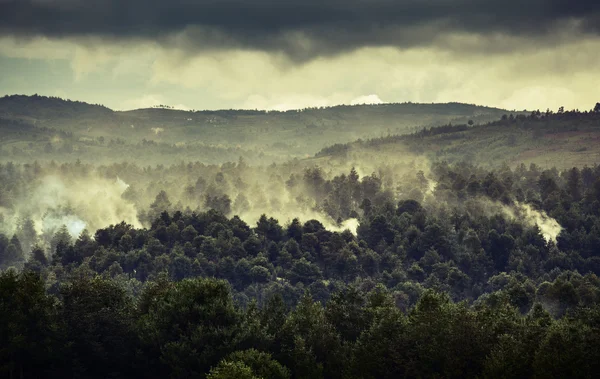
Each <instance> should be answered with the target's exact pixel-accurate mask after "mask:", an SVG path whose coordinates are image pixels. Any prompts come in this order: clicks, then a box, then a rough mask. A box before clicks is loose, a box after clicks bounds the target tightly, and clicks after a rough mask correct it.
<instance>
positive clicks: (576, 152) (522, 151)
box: [315, 110, 600, 168]
mask: <svg viewBox="0 0 600 379" xmlns="http://www.w3.org/2000/svg"><path fill="white" fill-rule="evenodd" d="M365 154H366V155H368V154H372V155H373V154H376V155H378V156H382V155H383V156H386V157H388V158H390V157H392V156H397V157H399V158H400V157H407V156H410V157H414V156H415V155H416V156H421V157H425V158H428V159H430V160H438V161H440V160H445V161H447V162H449V163H452V162H458V161H468V162H472V163H476V164H478V165H482V166H487V167H497V166H500V165H502V164H505V163H506V164H509V165H511V166H516V165H518V164H520V163H525V164H530V163H535V164H537V165H539V166H542V167H548V168H549V167H553V166H556V167H557V168H569V167H573V166H584V165H593V164H595V163H598V162H600V110H596V111H590V112H579V111H567V112H559V113H553V112H546V113H540V112H533V113H531V114H530V115H528V116H526V115H523V114H520V115H516V116H515V115H512V114H511V115H510V116H503V118H501V119H500V120H497V121H493V122H489V123H484V124H480V125H473V126H470V125H468V124H458V125H445V126H439V127H434V128H425V129H423V130H421V131H419V132H417V133H412V134H410V135H393V136H387V137H382V138H374V139H369V140H359V141H355V142H353V143H348V144H336V145H333V146H330V147H327V148H325V149H322V150H321V151H320V152H319V153H317V154H316V158H315V160H317V161H319V160H325V159H327V160H340V158H343V159H344V161H348V159H349V158H350V161H353V160H354V161H356V159H358V158H359V156H360V159H361V160H364V158H365ZM352 158H356V159H352Z"/></svg>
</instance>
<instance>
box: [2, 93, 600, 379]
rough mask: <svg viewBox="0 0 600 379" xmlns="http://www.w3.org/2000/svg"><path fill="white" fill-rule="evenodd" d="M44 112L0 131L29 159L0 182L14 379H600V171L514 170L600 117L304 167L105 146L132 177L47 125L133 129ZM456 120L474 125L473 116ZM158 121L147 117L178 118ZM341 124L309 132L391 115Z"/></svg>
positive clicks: (7, 352)
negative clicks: (79, 122)
mask: <svg viewBox="0 0 600 379" xmlns="http://www.w3.org/2000/svg"><path fill="white" fill-rule="evenodd" d="M4 101H11V102H13V103H15V102H17V103H18V102H20V101H30V99H28V98H20V97H14V98H13V97H11V98H9V100H6V99H5V100H4ZM35 101H40V102H42V103H43V104H44V105H43V106H40V108H39V109H37V110H36V109H30V108H27V107H25V108H26V109H27V111H24V110H19V109H20V108H18V107H17V106H16V105H14V104H13V103H11V104H13V105H11V107H13V108H11V109H14V110H15V111H14V112H13V113H11V114H10V115H8V114H7V113H6V112H5V113H4V114H3V116H2V117H3V118H2V120H1V121H0V125H1V128H0V132H1V133H0V141H1V144H0V148H1V149H2V151H7V150H6V149H7V146H10V148H11V149H14V148H15V146H20V145H19V144H21V145H23V146H26V147H25V148H23V149H22V150H13V151H12V155H10V154H9V155H3V156H2V163H0V271H2V272H1V273H0V341H2V346H1V347H0V375H2V376H6V377H20V378H28V377H32V378H34V377H41V376H44V377H65V376H73V377H81V378H84V377H85V378H88V377H89V378H94V377H98V378H106V377H114V378H124V377H151V378H153V377H157V378H158V377H174V378H184V377H206V378H212V379H216V378H388V377H389V378H397V377H461V378H462V377H493V378H496V377H589V378H591V377H593V375H594V374H595V373H596V372H597V370H598V369H599V368H600V367H598V362H600V352H599V349H598V346H599V344H600V340H599V336H600V279H599V276H600V166H599V165H598V164H596V163H595V162H593V161H594V160H595V158H594V156H593V155H592V156H590V157H589V158H588V159H589V160H590V162H587V163H589V164H587V165H581V166H568V165H567V164H568V162H567V163H565V162H557V161H555V155H552V154H555V153H556V151H554V150H552V149H551V148H547V149H546V150H545V151H542V150H543V149H541V148H539V149H538V150H539V151H538V154H540V158H538V157H537V156H536V159H539V160H540V161H542V162H543V161H549V162H551V163H554V162H557V164H539V163H536V162H534V161H528V160H527V159H521V158H523V157H521V158H516V159H513V158H514V155H515V153H516V152H517V151H519V152H520V153H524V152H525V151H530V150H529V149H530V147H531V145H532V144H533V143H535V142H536V141H538V142H539V141H540V140H544V139H548V140H552V139H553V136H556V135H562V134H561V133H575V136H577V135H579V136H580V137H576V138H585V139H588V140H589V139H590V138H593V137H594V136H595V135H596V133H598V131H600V116H599V115H600V105H598V106H596V107H595V108H594V109H592V110H591V111H589V112H578V111H572V112H571V111H566V112H565V111H564V110H560V111H559V112H557V113H554V112H550V111H548V112H546V113H541V112H533V113H531V112H530V113H527V114H523V113H519V114H510V113H507V114H508V115H507V116H506V117H502V116H501V115H500V116H498V117H497V118H498V119H497V120H496V121H493V122H489V123H488V122H487V120H486V121H485V122H480V123H479V122H468V121H462V122H459V123H456V124H454V125H450V124H447V120H446V121H444V122H446V124H444V123H441V125H443V126H439V127H435V128H429V127H428V128H425V129H421V130H420V131H417V132H414V133H408V134H406V133H405V134H402V135H392V134H390V135H389V136H384V137H381V138H368V137H369V136H365V138H364V139H361V140H359V141H355V142H353V143H349V144H342V143H340V144H337V145H333V144H331V146H329V147H325V148H323V149H322V150H321V151H320V152H318V150H319V149H321V147H319V149H316V150H315V151H314V152H313V154H314V153H316V155H315V156H311V157H309V158H306V159H298V157H296V159H289V160H287V159H286V160H283V159H274V160H273V161H270V162H268V163H266V162H265V161H252V160H251V159H248V158H247V157H244V155H243V154H237V153H238V151H237V150H234V151H233V152H231V151H228V152H227V153H224V155H221V154H222V152H223V151H224V150H219V149H221V148H216V149H215V150H213V152H214V154H216V155H217V156H218V157H217V158H215V159H212V158H211V160H209V161H199V160H190V159H187V158H188V157H186V156H180V155H178V154H175V153H174V156H177V157H179V158H178V159H179V161H177V162H175V163H173V162H172V161H170V160H165V161H164V162H163V163H162V164H151V163H149V162H147V163H144V162H143V160H141V159H139V158H138V159H131V160H129V159H128V158H127V156H121V155H119V154H117V153H116V152H119V151H126V150H128V149H131V146H133V145H132V144H133V143H134V142H132V141H134V140H135V138H137V137H132V135H134V133H133V132H132V135H129V136H128V137H125V136H124V137H122V140H121V141H116V140H112V141H111V142H109V143H107V141H106V140H104V141H103V142H102V143H101V145H102V146H103V148H106V149H107V150H105V151H112V152H115V154H116V155H115V158H114V161H118V160H119V159H120V160H121V161H118V163H115V162H114V161H110V162H103V161H100V160H99V161H98V162H95V163H94V162H91V161H89V160H87V159H79V158H81V157H80V156H79V155H78V153H77V151H78V150H77V149H75V148H74V147H75V146H78V145H77V144H75V145H73V150H70V151H69V150H68V149H67V150H63V148H64V146H66V145H65V144H63V142H64V141H65V140H70V139H73V138H75V136H76V135H78V133H80V131H78V130H79V129H77V130H75V129H71V130H69V129H68V128H65V129H62V128H58V127H57V126H56V125H55V124H47V125H45V126H44V124H43V123H42V125H36V122H35V120H39V119H40V118H38V117H40V116H39V114H40V112H41V111H40V109H41V110H44V109H45V108H49V109H50V110H47V111H44V112H43V113H44V117H54V116H48V115H50V114H54V113H53V112H57V113H56V114H69V117H75V116H70V115H71V114H73V113H70V112H75V113H79V112H81V113H82V114H86V115H87V114H89V113H88V112H92V113H94V114H95V115H100V116H98V117H105V115H110V117H115V118H120V117H130V116H127V115H125V114H126V113H128V112H124V113H125V114H115V113H116V112H112V111H111V110H109V109H107V108H104V107H101V106H91V105H87V104H82V103H77V102H67V103H65V102H64V101H62V100H60V99H48V98H35ZM55 103H56V104H59V105H60V106H59V105H56V104H55ZM0 104H1V101H0ZM398 106H400V105H398ZM404 106H408V105H404ZM410 106H412V105H410ZM452 106H454V107H457V108H456V109H457V110H456V112H458V113H460V115H459V116H456V117H459V118H460V117H463V116H464V113H461V112H462V110H461V109H462V108H464V107H467V108H468V107H470V106H464V105H452ZM44 107H45V108H44ZM54 107H56V109H55V108H54ZM162 108H164V107H161V109H149V110H138V111H133V114H135V115H136V116H135V117H142V115H143V117H148V119H149V120H153V119H155V118H156V117H162V116H161V115H164V114H165V113H164V112H177V111H174V110H170V109H162ZM340 108H341V109H337V108H331V109H313V110H305V111H303V112H297V113H303V114H311V113H314V114H319V115H321V116H319V117H324V116H322V115H323V112H325V113H327V112H329V113H331V112H334V113H335V112H342V113H343V112H345V111H349V112H366V113H369V112H373V113H377V112H380V110H381V109H385V107H382V106H377V107H373V108H369V107H363V108H360V107H348V109H345V108H344V107H340ZM392 108H393V107H392ZM417 108H418V107H417ZM52 109H54V110H52ZM440 109H442V110H441V112H442V113H443V115H444V117H446V116H447V114H448V113H446V112H448V109H447V108H445V106H442V107H441V108H440ZM51 110H52V111H51ZM17 111H18V112H17ZM19 112H20V113H19ZM61 112H62V113H61ZM223 112H225V111H223ZM231 112H232V114H234V115H235V117H238V118H241V117H246V116H248V117H258V116H260V117H271V115H270V113H269V114H268V115H267V114H266V113H263V112H259V111H256V112H255V111H248V112H245V113H244V112H242V111H231ZM469 112H470V111H469ZM16 113H19V114H21V116H19V117H15V114H16ZM153 113H156V114H153ZM197 113H198V112H192V113H190V114H197ZM286 113H287V112H286ZM392 113H393V112H392ZM432 114H435V112H432ZM230 116H231V115H230V114H229V115H228V114H223V113H218V112H217V113H215V115H214V117H215V118H214V120H215V121H214V122H215V123H217V124H218V122H220V121H218V120H220V118H219V117H223V118H224V119H226V118H227V117H230ZM280 116H281V117H287V115H277V117H280ZM26 117H33V118H34V119H35V120H32V119H29V120H28V119H26ZM61 117H63V116H61ZM77 117H79V116H77ZM86 117H87V116H86ZM90 117H91V116H90ZM94 117H96V116H94ZM131 117H133V116H131ZM211 117H212V116H211ZM303 117H304V116H303ZM353 117H354V116H353ZM356 117H358V116H356ZM390 117H393V116H390ZM428 117H433V116H428ZM271 120H273V121H274V122H275V121H276V120H277V119H271ZM37 122H40V121H37ZM152 122H153V121H152ZM152 122H151V121H148V124H147V125H150V124H152ZM152 125H153V126H152V127H158V126H154V125H155V124H152ZM273 128H276V126H275V125H274V126H273ZM308 129H311V130H312V129H314V130H317V131H318V130H320V129H323V130H326V129H327V125H326V123H325V122H323V123H322V124H315V125H314V128H308ZM128 130H136V128H135V127H134V128H131V127H129V129H128ZM407 131H408V129H406V130H404V132H407ZM161 133H162V132H158V133H156V135H160V134H161ZM267 133H268V132H267ZM577 133H579V134H577ZM332 135H333V134H332ZM582 135H583V136H584V137H581V136H582ZM50 136H52V138H59V139H60V141H58V140H57V141H54V142H53V141H50V142H49V141H48V140H47V138H49V137H50ZM511 136H513V137H511ZM138 137H140V136H138ZM371 137H372V136H371ZM77 138H81V137H77ZM95 138H96V139H95V140H94V142H93V143H95V144H96V143H98V144H100V140H99V139H98V138H99V136H98V137H95ZM310 138H313V137H310ZM569 138H575V137H573V135H570V137H569ZM570 141H571V142H570V143H572V144H573V146H576V145H577V143H578V141H581V140H580V139H576V141H575V142H573V141H572V140H570ZM288 142H289V141H285V143H288ZM338 142H343V141H338ZM563 142H564V141H563ZM136 143H137V145H136V146H138V148H139V149H140V150H139V151H145V152H146V153H147V154H149V155H151V154H155V151H156V150H157V149H162V147H160V146H161V145H160V144H157V143H156V142H154V141H148V140H143V141H141V142H136ZM282 143H283V141H282ZM559 143H560V141H558V142H557V144H556V145H557V146H558V144H559ZM581 143H583V142H581ZM48 144H49V145H50V147H49V148H47V146H48ZM61 144H62V145H61ZM59 145H60V146H61V147H60V148H59V149H56V147H57V146H59ZM40 146H41V147H40ZM164 146H169V147H168V148H169V149H170V148H174V149H175V148H176V147H174V146H172V145H168V144H165V145H164ZM569 146H571V145H569ZM591 146H592V144H587V145H583V147H585V148H586V149H587V148H590V149H591ZM546 147H547V146H546ZM165 148H166V147H165ZM569 148H571V147H569ZM19 149H20V148H19ZM40 149H42V150H46V151H45V152H44V153H42V152H41V151H42V150H40ZM225 150H226V148H225ZM190 151H193V149H190ZM136 153H137V150H134V151H133V154H136ZM562 153H563V154H566V153H565V150H563V151H562ZM572 153H574V154H578V153H581V152H577V151H574V152H572ZM234 154H237V156H235V155H234ZM497 154H504V155H505V159H499V158H498V156H497ZM507 154H508V155H507ZM544 154H547V155H546V156H545V158H544V156H543V155H544ZM311 155H312V154H311ZM232 156H233V157H232ZM273 156H274V157H275V156H278V157H281V155H277V154H274V155H273ZM157 157H158V158H157V160H158V161H160V160H161V159H162V158H161V157H162V156H161V155H160V154H158V155H157ZM55 158H58V159H55ZM554 166H558V168H557V167H554Z"/></svg>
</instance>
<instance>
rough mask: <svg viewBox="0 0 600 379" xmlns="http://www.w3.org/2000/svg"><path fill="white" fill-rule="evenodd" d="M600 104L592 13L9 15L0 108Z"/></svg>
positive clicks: (517, 2) (98, 11)
mask: <svg viewBox="0 0 600 379" xmlns="http://www.w3.org/2000/svg"><path fill="white" fill-rule="evenodd" d="M598 88H600V1H598V0H529V1H527V0H254V1H250V0H245V1H244V0H197V1H193V0H0V95H5V94H34V93H37V94H40V95H47V96H60V97H63V98H69V99H74V100H82V101H86V102H90V103H100V104H104V105H106V106H108V107H110V108H113V109H118V110H121V109H133V108H140V107H149V106H155V105H161V104H164V105H169V106H174V107H176V108H181V109H231V108H236V109H237V108H250V109H255V108H256V109H278V110H285V109H293V108H304V107H309V106H311V107H312V106H329V105H335V104H360V103H380V102H406V101H411V102H425V103H431V102H454V101H458V102H465V103H471V104H480V105H488V106H496V107H501V108H506V109H516V110H523V109H528V110H535V109H540V110H546V109H547V108H550V109H552V110H556V109H558V107H560V106H564V107H565V108H567V109H580V110H585V109H591V108H593V106H594V104H595V103H596V102H598V101H600V91H598Z"/></svg>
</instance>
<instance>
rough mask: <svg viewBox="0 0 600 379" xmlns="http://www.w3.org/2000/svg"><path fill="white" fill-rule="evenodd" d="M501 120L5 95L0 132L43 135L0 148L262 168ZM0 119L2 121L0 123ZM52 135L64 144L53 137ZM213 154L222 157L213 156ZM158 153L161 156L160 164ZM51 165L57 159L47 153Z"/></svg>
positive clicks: (440, 109) (443, 113) (459, 112)
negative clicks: (364, 142) (115, 104)
mask: <svg viewBox="0 0 600 379" xmlns="http://www.w3.org/2000/svg"><path fill="white" fill-rule="evenodd" d="M507 113H509V112H507V111H505V110H503V109H498V108H491V107H482V106H476V105H470V104H461V103H448V104H416V103H402V104H380V105H355V106H347V105H340V106H334V107H325V108H307V109H300V110H291V111H286V112H277V111H257V110H215V111H182V110H175V109H164V108H150V109H137V110H132V111H124V112H119V111H113V110H111V109H109V108H107V107H104V106H102V105H92V104H87V103H84V102H79V101H70V100H63V99H60V98H56V97H45V96H38V95H34V96H22V95H13V96H5V97H3V98H0V130H7V127H6V126H5V125H6V124H7V123H9V122H11V123H12V124H11V125H12V126H11V130H13V131H14V122H19V123H26V124H28V125H30V126H33V127H35V128H42V129H43V130H45V132H44V133H41V134H40V133H37V134H35V135H36V137H35V139H34V140H27V139H25V140H24V139H23V136H22V135H21V137H19V138H17V139H15V138H14V133H12V134H11V137H10V138H7V136H2V135H1V133H0V141H3V143H2V145H1V146H0V148H3V149H4V151H9V152H12V151H14V152H15V153H16V154H17V155H19V154H21V153H22V154H23V155H24V156H27V157H35V156H36V154H37V151H38V150H40V148H39V143H43V142H45V143H49V144H50V146H45V148H44V151H57V149H58V150H61V149H63V147H65V146H66V149H65V150H64V151H66V152H69V154H67V155H66V156H65V157H66V158H65V159H70V158H73V157H74V156H77V158H79V159H88V158H89V159H95V158H97V157H98V156H108V157H109V158H111V159H114V160H118V159H121V158H125V156H122V155H120V154H121V152H119V153H118V154H115V152H114V151H113V152H111V153H109V152H107V151H106V150H107V149H106V146H105V145H107V144H109V143H110V141H113V144H112V145H111V146H112V147H114V148H116V147H115V146H116V145H118V146H120V148H122V150H123V152H124V153H125V154H126V155H127V154H132V155H133V156H132V157H128V159H129V158H131V159H135V158H136V157H139V156H140V154H134V153H132V151H135V149H136V148H134V147H136V146H139V145H144V146H146V147H148V146H155V145H152V144H156V146H161V148H160V149H156V148H155V149H154V150H156V151H155V152H154V155H153V156H154V157H155V158H152V159H153V161H155V160H158V161H159V162H163V161H164V162H171V161H173V160H174V159H182V158H183V157H185V159H194V158H196V159H198V160H201V161H204V160H205V159H207V156H206V154H204V152H205V151H208V150H210V151H211V153H210V154H211V158H210V159H208V161H210V162H223V161H227V160H230V159H231V158H232V156H233V157H235V155H236V154H237V155H238V156H245V157H248V158H249V159H250V160H252V161H255V162H263V163H269V162H273V161H276V162H281V161H284V160H287V159H291V158H306V157H310V156H313V155H314V154H315V153H317V152H318V151H319V150H321V149H322V148H324V147H326V146H328V145H332V144H334V143H346V142H351V141H354V140H357V139H359V138H362V139H373V138H380V137H384V136H387V135H396V134H398V135H401V134H407V133H414V132H416V131H418V130H421V129H422V128H423V127H432V126H437V125H442V124H448V123H452V124H460V123H467V121H469V120H471V121H473V122H474V123H486V122H489V121H492V120H497V119H499V118H500V117H502V115H504V114H507ZM1 120H5V121H4V124H3V122H2V121H1ZM55 132H56V133H63V134H64V133H66V135H69V136H70V137H69V138H64V136H62V137H60V138H55V137H53V133H55ZM149 143H150V144H149ZM32 144H33V147H32ZM13 148H16V149H13ZM177 150H185V154H182V155H181V158H177V156H178V154H177ZM61 151H63V150H61ZM85 151H87V153H85V154H84V152H85ZM218 151H228V153H227V154H224V155H223V156H221V157H219V156H218V153H217V152H218ZM236 151H237V152H236ZM167 152H168V153H167ZM162 153H164V154H166V156H162V158H161V157H160V154H162ZM86 154H87V155H86ZM92 154H94V155H95V157H92V156H91V155H92ZM88 155H90V156H88ZM251 157H254V158H255V159H254V158H251ZM53 159H61V156H59V155H57V154H55V156H53Z"/></svg>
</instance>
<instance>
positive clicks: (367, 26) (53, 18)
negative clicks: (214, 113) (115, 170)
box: [0, 0, 600, 59]
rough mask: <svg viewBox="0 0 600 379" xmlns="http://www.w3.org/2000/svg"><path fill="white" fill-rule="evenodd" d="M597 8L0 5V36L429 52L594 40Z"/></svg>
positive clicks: (512, 1)
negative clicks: (452, 37)
mask: <svg viewBox="0 0 600 379" xmlns="http://www.w3.org/2000/svg"><path fill="white" fill-rule="evenodd" d="M599 15H600V1H598V0H531V1H527V0H397V1H393V0H345V1H340V0H255V1H242V0H221V1H219V0H198V1H192V0H0V33H1V34H3V35H12V36H35V35H43V36H48V37H86V36H94V37H103V38H111V39H117V40H120V39H125V40H127V39H147V40H157V41H161V42H163V43H167V41H169V42H171V43H172V42H173V36H175V35H177V36H179V37H178V38H177V39H176V40H177V43H180V44H184V45H185V46H186V47H187V48H198V49H207V48H249V49H259V50H265V51H283V52H285V53H287V54H288V55H290V56H291V57H293V58H296V59H309V58H312V57H314V56H317V55H321V54H335V53H337V52H340V51H345V50H351V49H355V48H359V47H365V46H383V45H388V46H399V47H406V46H415V45H427V44H430V43H431V42H432V41H433V40H434V39H436V38H439V37H440V36H441V35H444V34H446V33H451V32H466V33H470V34H474V35H483V36H486V35H490V34H495V33H500V34H503V35H509V36H519V37H525V38H544V37H545V36H548V35H551V34H552V32H554V31H555V30H557V29H559V28H565V27H569V28H572V29H574V31H576V32H582V33H590V34H595V35H596V34H598V33H599V32H600V17H599Z"/></svg>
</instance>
